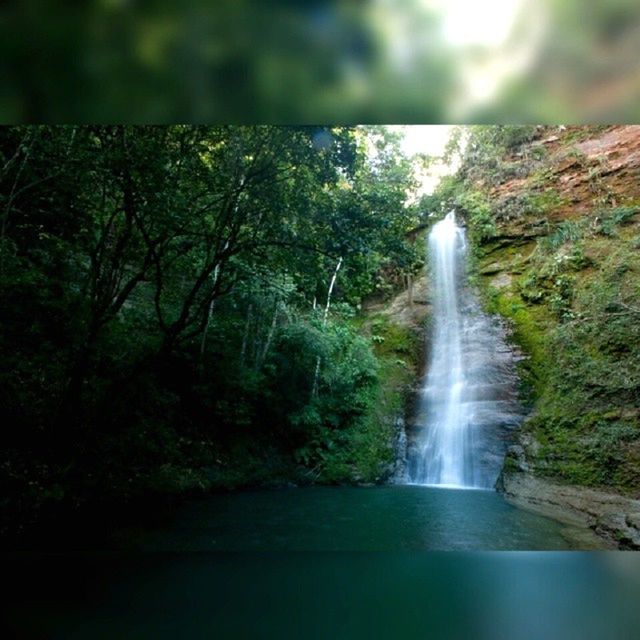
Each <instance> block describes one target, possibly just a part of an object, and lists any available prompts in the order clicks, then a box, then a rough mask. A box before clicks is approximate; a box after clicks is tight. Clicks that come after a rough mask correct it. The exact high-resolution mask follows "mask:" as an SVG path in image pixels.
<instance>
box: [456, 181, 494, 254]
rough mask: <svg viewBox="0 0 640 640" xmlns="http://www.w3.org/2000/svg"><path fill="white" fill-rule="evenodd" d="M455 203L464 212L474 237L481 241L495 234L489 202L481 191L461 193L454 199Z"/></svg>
mask: <svg viewBox="0 0 640 640" xmlns="http://www.w3.org/2000/svg"><path fill="white" fill-rule="evenodd" d="M456 205H457V206H459V207H460V208H461V209H462V211H463V212H465V213H466V215H467V218H468V221H469V225H470V227H471V230H472V233H473V236H474V239H476V240H477V241H478V242H482V241H484V240H488V239H490V238H492V237H493V236H494V235H495V233H496V225H495V220H494V217H493V212H492V210H491V204H490V202H489V200H488V199H487V197H486V196H485V195H484V194H483V193H481V192H479V191H471V192H465V193H461V194H460V195H459V196H458V197H457V199H456Z"/></svg>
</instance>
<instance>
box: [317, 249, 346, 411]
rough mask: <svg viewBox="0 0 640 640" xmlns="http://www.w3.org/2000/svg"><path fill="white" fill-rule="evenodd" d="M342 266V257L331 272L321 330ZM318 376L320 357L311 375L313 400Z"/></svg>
mask: <svg viewBox="0 0 640 640" xmlns="http://www.w3.org/2000/svg"><path fill="white" fill-rule="evenodd" d="M341 266H342V257H340V259H339V260H338V264H337V265H336V268H335V271H334V272H333V277H332V278H331V282H330V283H329V291H327V304H326V305H325V307H324V316H323V318H322V328H324V327H326V326H327V318H328V317H329V307H330V305H331V294H332V293H333V287H334V286H335V284H336V278H337V277H338V271H340V267H341ZM319 375H320V356H318V358H317V359H316V371H315V373H314V375H313V387H312V389H311V396H312V397H313V398H315V397H316V396H317V395H318V377H319Z"/></svg>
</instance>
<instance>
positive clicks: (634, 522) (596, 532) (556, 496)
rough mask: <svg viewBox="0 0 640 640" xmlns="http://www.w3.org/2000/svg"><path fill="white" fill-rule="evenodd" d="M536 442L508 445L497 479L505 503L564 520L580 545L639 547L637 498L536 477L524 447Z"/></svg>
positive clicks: (567, 532)
mask: <svg viewBox="0 0 640 640" xmlns="http://www.w3.org/2000/svg"><path fill="white" fill-rule="evenodd" d="M536 445H537V443H533V442H532V441H531V437H530V436H526V437H525V442H522V437H521V438H520V442H519V443H518V444H515V445H513V446H512V447H511V448H510V449H509V452H508V455H507V458H506V463H505V466H504V468H503V471H502V473H501V474H500V477H499V478H498V483H497V488H498V490H499V491H500V492H501V493H502V494H503V495H504V497H505V498H506V499H507V501H508V502H510V503H511V504H513V505H515V506H517V507H520V508H522V509H526V510H529V511H533V512H535V513H539V514H540V515H543V516H547V517H549V518H553V519H554V520H557V521H559V522H562V523H564V524H565V525H567V529H566V531H565V534H566V536H567V538H569V539H570V540H572V542H573V543H574V544H575V545H576V547H578V548H580V549H598V548H604V549H625V550H640V500H633V499H631V498H626V497H624V496H620V495H618V494H615V493H609V492H604V491H598V490H596V489H590V488H587V487H579V486H574V485H564V484H558V483H555V482H553V481H552V480H550V479H547V478H541V477H537V476H535V475H534V474H533V471H532V468H531V465H530V463H529V462H528V460H527V455H526V451H527V449H530V448H531V447H532V446H533V447H534V448H535V447H536Z"/></svg>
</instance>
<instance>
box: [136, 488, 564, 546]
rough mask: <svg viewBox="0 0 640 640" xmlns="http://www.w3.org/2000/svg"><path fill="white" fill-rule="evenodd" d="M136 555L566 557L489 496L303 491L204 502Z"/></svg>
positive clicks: (147, 539) (538, 528)
mask: <svg viewBox="0 0 640 640" xmlns="http://www.w3.org/2000/svg"><path fill="white" fill-rule="evenodd" d="M134 543H135V544H136V545H137V546H138V548H142V549H154V550H167V551H172V550H180V551H215V550H224V551H230V550H234V551H236V550H237V551H255V550H258V551H296V550H299V551H399V550H415V551H422V550H478V551H481V550H493V549H495V550H513V549H524V550H537V549H540V550H556V549H568V548H570V547H569V544H568V542H567V541H566V540H565V539H564V538H563V537H562V535H561V533H560V526H559V525H558V524H557V523H555V522H554V521H552V520H548V519H546V518H542V517H540V516H537V515H534V514H531V513H528V512H525V511H522V510H520V509H516V508H515V507H512V506H511V505H509V504H507V503H506V502H505V501H504V499H503V498H502V497H501V496H500V495H499V494H497V493H495V492H494V491H478V490H460V489H435V488H428V487H421V486H384V487H371V488H364V487H361V488H359V487H312V488H305V489H287V490H273V491H247V492H240V493H231V494H227V495H218V496H213V497H208V498H206V499H203V500H201V501H196V502H193V503H191V504H189V505H187V506H186V507H184V508H182V509H181V510H179V511H178V513H177V514H175V517H174V518H173V521H172V522H171V523H170V524H169V525H168V526H167V525H165V526H164V527H163V528H162V529H159V530H157V531H146V532H142V533H141V534H140V535H138V536H137V537H134Z"/></svg>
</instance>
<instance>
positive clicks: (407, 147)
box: [388, 124, 455, 198]
mask: <svg viewBox="0 0 640 640" xmlns="http://www.w3.org/2000/svg"><path fill="white" fill-rule="evenodd" d="M453 127H454V125H450V124H440V125H422V124H420V125H389V127H388V128H389V129H391V130H393V131H400V132H402V133H404V139H403V141H402V143H401V145H400V146H401V148H402V150H403V152H404V153H405V155H407V156H408V157H411V156H414V155H416V154H418V153H424V154H427V155H430V156H440V155H442V153H443V152H444V148H445V146H446V144H447V140H448V139H449V136H450V134H451V131H452V129H453ZM454 170H455V167H451V166H448V165H444V164H440V163H436V164H434V165H432V166H431V167H429V170H428V172H424V171H420V170H419V168H418V167H416V177H417V178H418V181H419V182H420V187H419V188H418V192H417V193H416V194H415V197H416V198H419V197H420V196H421V195H423V194H426V193H432V192H433V190H434V189H435V187H436V185H437V184H438V182H439V181H440V178H441V177H442V176H444V175H447V174H450V173H452V172H453V171H454Z"/></svg>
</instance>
